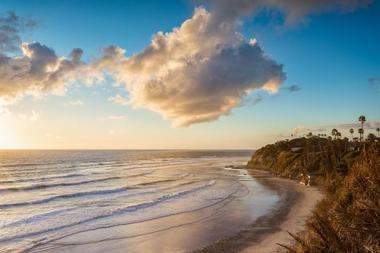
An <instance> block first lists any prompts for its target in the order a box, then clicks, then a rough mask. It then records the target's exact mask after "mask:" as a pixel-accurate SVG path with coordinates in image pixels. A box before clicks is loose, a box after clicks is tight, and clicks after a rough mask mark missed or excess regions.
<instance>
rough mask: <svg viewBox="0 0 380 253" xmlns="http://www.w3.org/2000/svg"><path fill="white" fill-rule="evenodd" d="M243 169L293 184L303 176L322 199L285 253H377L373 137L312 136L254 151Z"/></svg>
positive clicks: (379, 219) (378, 184)
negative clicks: (260, 172) (290, 181)
mask: <svg viewBox="0 0 380 253" xmlns="http://www.w3.org/2000/svg"><path fill="white" fill-rule="evenodd" d="M338 136H339V135H338ZM360 138H361V139H362V138H363V137H362V131H360ZM247 167H248V168H254V169H265V170H269V171H270V172H272V173H274V174H276V175H278V176H282V177H287V178H291V179H296V180H303V179H304V177H305V175H307V176H310V177H311V182H312V183H313V184H316V185H318V186H319V187H320V188H321V189H322V190H323V191H324V192H325V193H326V194H325V195H326V197H325V199H323V200H322V201H321V202H320V203H319V204H318V205H317V207H316V209H315V210H314V212H313V215H312V217H310V219H309V220H308V222H307V231H306V232H305V233H303V234H302V235H294V238H295V239H296V244H295V245H294V247H292V248H288V250H289V252H309V253H317V252H368V253H369V252H380V142H379V138H376V136H369V138H368V139H367V140H366V141H361V142H359V141H349V140H348V139H347V138H344V139H340V138H338V137H336V138H335V139H333V138H331V137H327V138H324V137H323V138H321V137H318V136H312V135H310V136H309V138H296V139H292V140H285V141H280V142H277V143H275V144H271V145H267V146H265V147H263V148H261V149H259V150H257V151H256V153H255V154H254V155H253V156H252V159H251V160H250V161H249V162H248V166H247Z"/></svg>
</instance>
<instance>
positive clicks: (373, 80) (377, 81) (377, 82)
mask: <svg viewBox="0 0 380 253" xmlns="http://www.w3.org/2000/svg"><path fill="white" fill-rule="evenodd" d="M368 83H369V85H371V86H376V87H378V88H380V77H370V78H368Z"/></svg>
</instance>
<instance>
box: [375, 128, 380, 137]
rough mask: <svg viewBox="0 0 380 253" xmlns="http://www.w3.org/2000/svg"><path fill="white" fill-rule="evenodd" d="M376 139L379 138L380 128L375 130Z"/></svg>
mask: <svg viewBox="0 0 380 253" xmlns="http://www.w3.org/2000/svg"><path fill="white" fill-rule="evenodd" d="M376 132H377V137H380V127H378V128H376Z"/></svg>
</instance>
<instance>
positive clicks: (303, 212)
mask: <svg viewBox="0 0 380 253" xmlns="http://www.w3.org/2000/svg"><path fill="white" fill-rule="evenodd" d="M249 173H250V174H251V175H252V176H253V177H254V178H256V179H257V180H258V181H259V182H260V183H262V184H264V185H266V186H267V187H269V188H270V189H272V190H274V191H276V192H277V193H278V194H279V195H280V203H279V204H278V205H277V206H276V207H275V208H273V210H271V212H269V213H268V214H267V215H265V216H263V217H261V218H259V219H258V220H257V221H256V222H255V223H254V224H251V225H250V226H248V227H247V228H246V229H245V230H242V231H240V232H239V233H238V234H237V235H235V236H233V237H229V238H225V239H223V240H220V241H218V242H217V243H215V244H212V245H209V246H207V247H206V248H203V249H201V250H199V251H197V252H244V253H272V252H281V251H282V250H283V248H282V247H281V246H279V244H283V245H291V243H292V238H291V236H290V235H289V233H288V232H290V233H292V234H296V233H299V232H302V231H303V229H304V225H305V221H306V219H307V217H308V216H310V214H311V212H312V210H313V208H314V206H315V204H316V203H317V202H318V201H319V200H321V199H322V197H323V195H322V193H321V192H320V191H319V190H318V189H317V188H316V187H308V186H304V185H301V184H298V183H297V182H295V181H292V180H288V179H283V178H278V177H275V176H273V175H272V174H270V173H268V172H265V171H260V170H249Z"/></svg>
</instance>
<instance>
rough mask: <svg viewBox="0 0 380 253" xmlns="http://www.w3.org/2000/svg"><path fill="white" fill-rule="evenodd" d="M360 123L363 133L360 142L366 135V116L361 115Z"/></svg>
mask: <svg viewBox="0 0 380 253" xmlns="http://www.w3.org/2000/svg"><path fill="white" fill-rule="evenodd" d="M359 121H360V123H362V128H361V129H362V133H361V136H360V141H361V140H362V139H363V135H364V122H365V121H366V119H365V116H364V115H361V116H359Z"/></svg>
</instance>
